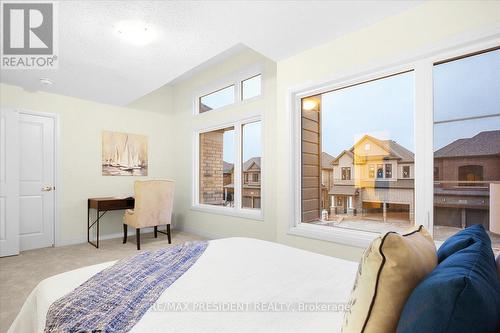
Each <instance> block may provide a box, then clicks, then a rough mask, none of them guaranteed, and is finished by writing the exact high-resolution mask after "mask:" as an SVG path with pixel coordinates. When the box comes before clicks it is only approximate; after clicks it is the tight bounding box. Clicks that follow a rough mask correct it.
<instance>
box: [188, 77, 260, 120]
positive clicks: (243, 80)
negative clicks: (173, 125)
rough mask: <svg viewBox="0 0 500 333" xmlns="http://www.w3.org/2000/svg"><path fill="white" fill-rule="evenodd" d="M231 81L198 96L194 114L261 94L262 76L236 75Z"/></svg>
mask: <svg viewBox="0 0 500 333" xmlns="http://www.w3.org/2000/svg"><path fill="white" fill-rule="evenodd" d="M233 79H234V81H233V80H231V81H232V82H229V83H226V84H225V85H224V84H221V85H220V86H219V88H217V89H213V90H212V89H210V90H208V92H206V93H203V94H200V96H199V97H198V98H197V99H196V108H195V114H200V113H205V112H208V111H212V110H217V109H221V108H224V107H227V106H229V105H233V104H235V103H239V102H241V101H244V100H248V99H252V98H255V97H258V96H260V95H261V94H262V74H260V73H258V74H254V75H248V74H246V75H245V74H238V75H235V76H233ZM226 82H227V81H226Z"/></svg>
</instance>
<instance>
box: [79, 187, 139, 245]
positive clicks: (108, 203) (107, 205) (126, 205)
mask: <svg viewBox="0 0 500 333" xmlns="http://www.w3.org/2000/svg"><path fill="white" fill-rule="evenodd" d="M134 203H135V200H134V198H133V197H129V198H115V197H107V198H89V199H88V201H87V242H89V243H90V244H92V245H93V246H95V247H96V248H99V220H100V219H101V217H103V216H104V214H106V213H107V212H108V211H110V210H125V209H134ZM90 209H95V211H96V213H97V215H96V219H95V221H93V222H91V221H90ZM94 225H96V227H97V232H96V235H97V236H96V243H93V242H91V241H90V229H91V228H92V227H93V226H94Z"/></svg>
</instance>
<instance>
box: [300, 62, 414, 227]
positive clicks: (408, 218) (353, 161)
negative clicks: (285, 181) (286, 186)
mask: <svg viewBox="0 0 500 333" xmlns="http://www.w3.org/2000/svg"><path fill="white" fill-rule="evenodd" d="M413 81H414V80H413V72H412V71H409V72H404V73H399V74H396V75H391V76H388V77H382V78H380V79H377V80H372V81H368V82H363V83H360V84H356V85H351V86H347V87H345V88H340V89H336V90H333V91H329V92H325V93H323V94H321V95H316V96H311V97H307V98H304V99H302V222H305V223H312V224H319V225H322V226H325V227H334V228H343V229H354V230H361V231H367V232H375V233H379V232H384V231H388V230H395V231H400V232H403V231H404V230H406V229H407V228H408V227H409V226H411V225H413V224H414V180H413V178H412V176H411V174H410V173H409V172H407V173H406V174H404V175H403V174H402V173H403V172H402V173H401V174H398V173H395V172H394V170H403V168H404V167H409V166H411V165H413V163H414V153H413V151H414V137H413V126H414V124H413V118H414V116H413V114H414V111H413V104H414V103H413V98H414V97H413V91H414V89H413ZM320 170H321V172H320ZM320 173H321V174H322V175H324V174H325V173H326V174H329V176H328V177H325V176H323V177H322V178H323V179H329V182H328V183H325V182H324V181H323V182H322V183H321V185H320V184H319V180H318V175H319V174H320Z"/></svg>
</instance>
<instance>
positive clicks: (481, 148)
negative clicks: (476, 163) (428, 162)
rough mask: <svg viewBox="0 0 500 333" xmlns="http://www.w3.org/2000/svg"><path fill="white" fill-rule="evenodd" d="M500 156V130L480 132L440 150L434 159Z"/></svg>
mask: <svg viewBox="0 0 500 333" xmlns="http://www.w3.org/2000/svg"><path fill="white" fill-rule="evenodd" d="M486 155H500V130H495V131H485V132H480V133H478V134H476V135H475V136H473V137H472V138H464V139H458V140H455V141H453V142H452V143H450V144H449V145H446V146H444V147H443V148H441V149H438V150H437V151H436V152H435V153H434V158H445V157H464V156H486Z"/></svg>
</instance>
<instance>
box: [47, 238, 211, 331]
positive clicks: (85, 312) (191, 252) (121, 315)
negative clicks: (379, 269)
mask: <svg viewBox="0 0 500 333" xmlns="http://www.w3.org/2000/svg"><path fill="white" fill-rule="evenodd" d="M207 246H208V242H206V241H203V242H187V243H184V244H181V245H177V246H174V247H171V248H164V249H160V250H156V251H147V252H142V253H139V254H138V255H136V256H134V257H131V258H126V259H122V260H120V261H118V262H116V263H115V264H114V265H113V266H111V267H108V268H106V269H104V270H102V271H101V272H99V273H97V274H96V275H94V276H92V277H91V278H90V279H88V280H87V281H86V282H84V283H83V284H82V285H80V286H79V287H77V288H76V289H75V290H73V291H72V292H70V293H69V294H67V295H66V296H63V297H61V298H60V299H58V300H57V301H55V302H54V303H53V304H52V305H51V306H50V308H49V311H48V313H47V320H46V324H45V332H46V333H48V332H89V333H90V332H128V331H129V330H131V329H132V327H134V325H135V324H136V323H137V322H138V321H139V320H140V319H141V317H142V316H143V315H144V314H145V313H146V311H147V310H148V309H149V308H150V307H151V306H152V305H153V303H154V302H155V301H156V300H157V299H158V297H160V295H161V294H162V293H163V291H164V290H165V289H167V288H168V287H169V286H170V285H171V284H172V283H174V282H175V280H177V279H178V278H179V277H180V276H181V275H182V274H183V273H184V272H186V271H187V270H188V269H189V268H190V267H191V266H192V265H193V264H194V263H195V262H196V260H197V259H198V258H199V257H200V256H201V255H202V253H203V251H205V249H206V247H207Z"/></svg>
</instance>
